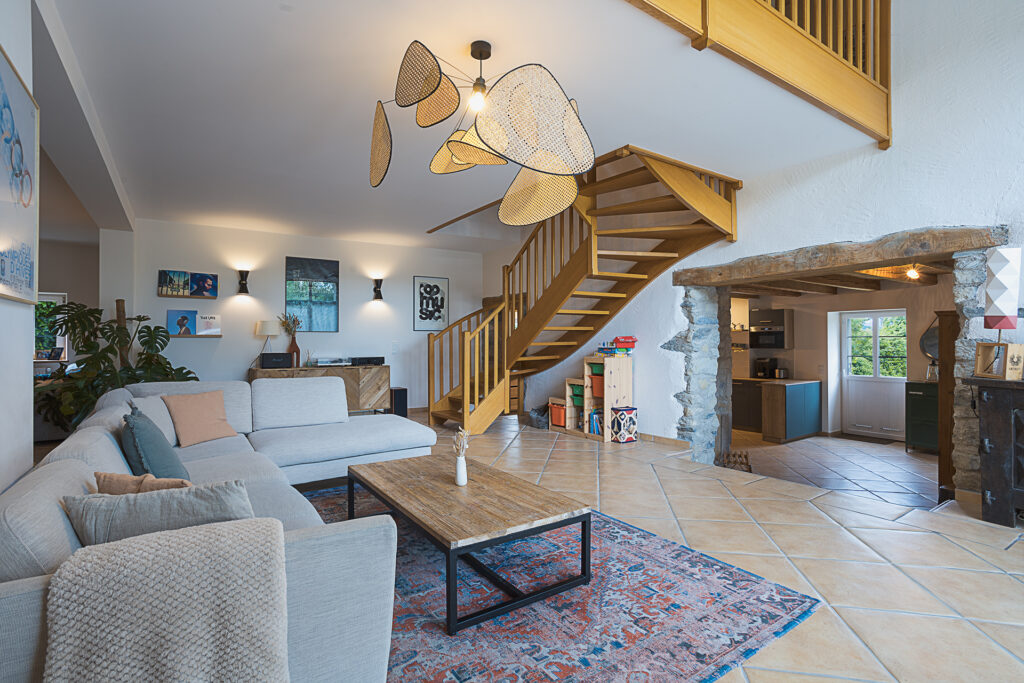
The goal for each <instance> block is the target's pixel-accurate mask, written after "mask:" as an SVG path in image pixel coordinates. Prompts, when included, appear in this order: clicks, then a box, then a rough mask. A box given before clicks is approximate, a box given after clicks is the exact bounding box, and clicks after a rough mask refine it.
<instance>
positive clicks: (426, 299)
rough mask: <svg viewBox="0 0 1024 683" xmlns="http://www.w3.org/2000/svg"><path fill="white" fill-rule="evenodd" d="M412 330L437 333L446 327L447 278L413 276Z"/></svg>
mask: <svg viewBox="0 0 1024 683" xmlns="http://www.w3.org/2000/svg"><path fill="white" fill-rule="evenodd" d="M412 295H413V311H412V329H413V330H414V331H416V332H438V331H440V330H443V329H444V328H446V327H448V278H446V277H429V276H427V275H414V276H413V278H412Z"/></svg>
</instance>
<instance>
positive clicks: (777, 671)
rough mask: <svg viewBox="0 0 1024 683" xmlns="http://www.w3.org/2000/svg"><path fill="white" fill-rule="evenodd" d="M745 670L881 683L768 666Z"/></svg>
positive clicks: (866, 679)
mask: <svg viewBox="0 0 1024 683" xmlns="http://www.w3.org/2000/svg"><path fill="white" fill-rule="evenodd" d="M743 668H744V669H750V670H751V671H772V672H776V673H782V674H793V675H795V676H814V677H816V678H828V679H830V680H836V681H856V683H879V682H878V681H877V680H873V679H870V678H855V677H853V676H839V675H836V674H825V673H816V674H809V673H805V672H802V671H793V670H791V669H772V668H769V667H766V666H746V665H745V664H744V667H743ZM748 680H749V679H748Z"/></svg>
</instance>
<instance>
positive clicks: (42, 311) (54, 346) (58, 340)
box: [34, 292, 68, 361]
mask: <svg viewBox="0 0 1024 683" xmlns="http://www.w3.org/2000/svg"><path fill="white" fill-rule="evenodd" d="M67 302H68V295H67V294H63V293H57V292H39V296H38V297H37V303H36V306H35V317H36V325H35V327H36V330H35V331H36V338H35V356H34V358H35V360H50V361H62V360H67V358H68V344H67V338H66V337H62V336H59V335H57V334H55V333H54V332H53V330H52V329H51V327H52V325H53V319H54V315H53V311H54V309H55V308H57V306H60V305H61V304H66V303H67Z"/></svg>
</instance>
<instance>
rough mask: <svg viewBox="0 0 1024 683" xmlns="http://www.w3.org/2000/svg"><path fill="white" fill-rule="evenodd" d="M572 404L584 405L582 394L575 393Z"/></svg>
mask: <svg viewBox="0 0 1024 683" xmlns="http://www.w3.org/2000/svg"><path fill="white" fill-rule="evenodd" d="M572 404H573V405H574V406H582V405H583V396H582V395H581V396H576V395H573V397H572Z"/></svg>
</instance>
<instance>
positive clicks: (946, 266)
mask: <svg viewBox="0 0 1024 683" xmlns="http://www.w3.org/2000/svg"><path fill="white" fill-rule="evenodd" d="M917 267H918V268H924V270H925V272H931V273H952V272H953V264H952V263H946V262H945V261H940V262H936V263H918V264H917Z"/></svg>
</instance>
